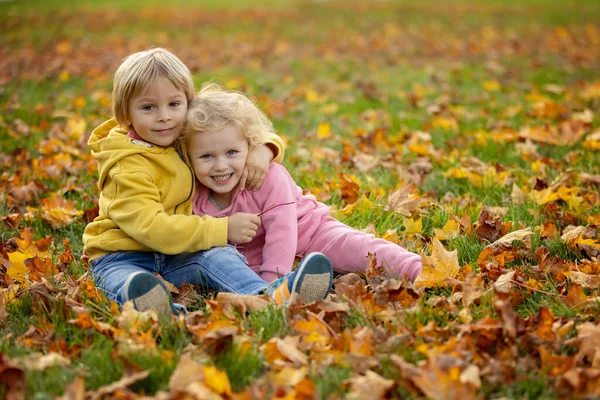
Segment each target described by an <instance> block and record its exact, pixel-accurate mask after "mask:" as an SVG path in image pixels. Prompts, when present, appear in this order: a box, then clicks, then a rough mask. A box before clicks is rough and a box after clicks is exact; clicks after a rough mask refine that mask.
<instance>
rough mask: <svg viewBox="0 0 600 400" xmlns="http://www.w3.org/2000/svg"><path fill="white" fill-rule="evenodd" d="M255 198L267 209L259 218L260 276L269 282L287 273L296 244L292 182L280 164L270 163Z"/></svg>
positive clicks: (294, 254)
mask: <svg viewBox="0 0 600 400" xmlns="http://www.w3.org/2000/svg"><path fill="white" fill-rule="evenodd" d="M255 197H256V198H257V200H258V202H259V204H262V207H263V211H265V210H269V211H266V212H265V213H264V214H263V215H261V217H260V218H261V225H262V226H263V228H264V230H265V245H264V247H263V251H262V255H263V262H262V265H261V267H260V276H261V278H263V279H264V280H265V281H267V282H271V281H273V280H275V279H277V278H278V277H279V276H281V275H284V274H286V273H288V272H290V271H291V270H292V266H293V265H294V258H295V257H296V249H297V246H298V216H297V212H296V183H295V182H294V181H293V180H292V179H291V177H290V176H289V174H287V172H286V170H285V168H284V167H283V166H281V165H280V164H276V163H273V164H271V167H270V169H269V173H268V174H267V177H266V179H265V182H264V184H263V186H262V188H261V190H260V191H258V192H256V193H255ZM271 207H272V208H271Z"/></svg>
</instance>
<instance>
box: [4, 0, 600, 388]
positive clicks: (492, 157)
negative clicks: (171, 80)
mask: <svg viewBox="0 0 600 400" xmlns="http://www.w3.org/2000/svg"><path fill="white" fill-rule="evenodd" d="M234 3H235V5H233V6H232V5H228V6H227V7H225V6H223V5H222V4H221V2H216V1H207V2H201V1H196V2H174V3H172V4H170V5H165V4H164V2H158V1H154V0H151V1H147V2H144V5H143V6H140V5H139V3H138V2H133V1H124V2H117V1H112V0H111V1H103V2H99V1H98V2H95V1H94V2H92V1H87V2H80V3H77V4H76V5H73V4H71V3H70V2H67V1H59V0H51V1H44V2H42V1H32V2H18V1H6V2H0V31H1V32H2V34H1V35H0V110H1V112H0V164H1V165H2V172H1V174H0V238H1V245H0V398H4V397H7V398H20V397H21V396H25V397H27V398H35V399H46V398H54V397H56V396H62V395H63V394H64V395H65V396H68V395H71V396H75V397H71V398H83V397H82V396H83V395H84V392H85V393H86V394H87V396H88V397H89V398H101V397H103V396H104V397H106V398H109V397H118V396H121V397H120V398H137V397H138V396H140V397H141V396H156V397H157V398H186V397H185V395H186V394H187V395H188V396H191V398H194V397H196V398H215V399H217V398H236V399H252V398H255V399H262V398H278V399H312V398H334V399H335V398H352V399H373V398H378V397H381V398H407V399H420V398H431V399H458V398H460V399H484V398H485V399H487V398H490V399H493V398H509V399H523V398H524V399H538V398H544V399H562V398H568V399H573V398H581V399H584V398H597V397H599V396H600V389H599V388H600V342H599V339H598V338H600V297H599V296H600V293H599V287H600V256H599V254H600V235H599V229H598V226H599V225H600V189H599V188H600V163H599V162H600V128H599V127H600V122H599V120H600V111H599V110H600V73H599V72H598V71H600V25H599V24H598V21H600V3H598V2H597V1H591V0H590V1H577V2H574V1H573V2H564V1H558V0H551V1H541V0H540V1H538V0H527V1H521V2H518V3H517V2H514V3H513V2H502V1H492V0H486V1H473V0H468V1H461V2H459V1H450V2H434V1H429V0H427V1H422V2H409V1H372V2H367V1H344V2H341V1H283V0H272V1H269V2H265V3H261V4H262V5H261V6H260V7H257V6H256V5H255V4H254V3H255V2H250V1H242V0H236V2H234ZM152 46H163V47H166V48H169V49H170V50H172V51H173V52H174V53H175V54H177V55H178V56H179V57H180V58H181V59H182V60H183V61H184V62H185V63H186V64H187V65H188V66H189V67H190V69H191V70H192V72H193V73H194V77H195V82H196V84H197V85H198V87H199V86H200V85H201V83H202V82H204V81H206V80H212V81H214V82H217V83H219V84H221V85H223V86H225V87H228V88H232V89H238V90H243V91H246V92H248V93H250V94H251V95H252V96H254V97H255V98H256V99H257V100H258V102H259V103H260V104H261V106H262V107H263V109H264V110H265V111H266V112H267V113H268V115H269V116H270V117H271V118H272V119H273V121H274V124H275V126H276V128H277V131H278V133H279V134H280V135H281V136H283V137H284V138H285V139H286V140H287V143H288V147H287V150H286V156H285V160H284V162H283V164H284V165H285V166H286V167H287V168H288V169H289V171H290V173H291V175H292V176H293V177H294V178H295V179H296V181H297V183H298V184H299V185H300V186H302V187H303V188H305V189H306V190H307V191H309V192H311V193H313V194H314V195H315V196H317V198H318V199H319V200H320V201H323V202H325V203H327V204H329V205H330V206H331V207H332V210H333V215H334V216H336V217H337V218H338V219H340V220H341V221H343V222H345V223H347V224H349V225H351V226H353V227H355V228H357V229H360V230H364V231H367V232H372V233H374V234H376V235H378V236H381V237H384V238H386V239H388V240H391V241H395V242H397V243H399V244H401V245H402V246H404V247H405V248H407V249H409V250H411V251H414V252H418V253H422V254H423V255H424V261H425V267H424V272H423V274H422V276H421V277H420V279H419V280H418V281H417V282H416V283H415V284H414V285H413V284H411V283H408V282H403V283H400V281H396V280H387V281H383V282H381V279H379V276H378V275H377V271H376V270H373V271H372V270H369V273H367V274H366V276H361V277H360V280H358V281H351V280H346V281H339V282H338V283H337V284H336V286H335V293H334V296H332V298H331V299H330V300H328V301H324V302H322V303H317V304H313V305H309V306H305V305H300V304H298V305H295V306H293V307H292V308H290V309H288V310H282V309H278V308H275V307H273V306H266V307H265V306H264V304H263V303H262V302H260V301H257V302H255V303H252V304H245V305H240V303H239V301H237V299H233V300H232V299H230V298H226V297H220V298H218V299H215V296H214V294H213V293H210V292H207V291H206V290H203V289H201V288H199V287H189V286H185V287H182V288H179V290H176V289H174V290H175V292H174V293H173V295H174V297H175V298H176V300H177V301H180V302H182V303H184V304H186V306H187V307H188V309H189V310H190V311H191V313H190V314H189V315H188V317H187V318H186V319H184V318H181V319H179V320H176V319H175V318H174V319H173V321H172V322H171V323H166V322H164V321H163V322H160V321H157V320H156V318H155V317H153V316H152V315H150V314H149V315H146V314H144V315H139V314H138V313H136V312H134V311H132V310H129V309H124V310H122V311H119V310H118V308H117V307H115V305H114V304H113V305H111V304H109V302H108V301H107V300H106V299H105V298H104V297H103V295H102V294H101V293H99V292H98V290H97V289H96V288H95V287H94V285H93V283H92V281H91V280H90V277H89V274H88V272H87V264H86V261H85V259H84V258H82V256H83V254H82V243H81V235H82V233H83V229H84V227H85V225H86V223H87V221H88V220H89V219H90V218H93V216H94V215H95V213H96V212H97V194H98V193H97V189H96V187H95V184H96V178H97V175H96V165H95V161H94V160H93V159H92V157H91V155H90V154H89V151H88V149H87V146H86V144H85V142H86V137H87V135H88V134H89V133H90V132H91V130H92V129H93V128H94V127H95V126H97V125H98V124H99V123H101V122H102V121H104V120H105V119H107V118H109V117H110V114H111V100H110V93H111V80H110V79H111V74H112V72H113V71H114V70H115V68H116V67H117V66H118V64H119V62H120V61H121V60H122V59H123V58H124V57H125V56H126V55H128V54H129V53H131V52H134V51H139V50H143V49H147V48H149V47H152ZM392 194H394V196H391V195H392ZM390 197H391V199H392V201H390ZM393 200H395V201H393ZM511 233H512V235H509V236H505V235H507V234H511ZM455 250H456V255H454V253H453V252H454V251H455ZM366 263H367V260H366V259H365V264H366ZM236 301H237V302H236ZM247 308H249V309H250V310H253V311H251V312H250V313H248V314H246V312H245V311H246V309H247ZM65 398H67V397H65Z"/></svg>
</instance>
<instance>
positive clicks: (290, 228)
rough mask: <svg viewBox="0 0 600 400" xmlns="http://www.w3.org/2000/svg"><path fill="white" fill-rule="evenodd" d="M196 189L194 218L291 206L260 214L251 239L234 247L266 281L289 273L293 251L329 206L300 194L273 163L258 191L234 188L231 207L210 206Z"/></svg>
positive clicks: (206, 194) (203, 191)
mask: <svg viewBox="0 0 600 400" xmlns="http://www.w3.org/2000/svg"><path fill="white" fill-rule="evenodd" d="M196 188H197V189H196V193H195V196H194V204H193V207H194V208H193V210H194V214H196V215H205V214H208V215H211V216H213V217H226V216H230V215H233V214H235V213H238V212H245V213H260V212H262V211H264V210H267V209H268V208H270V207H272V206H274V205H279V204H285V203H292V204H289V205H281V206H278V207H275V208H273V209H272V210H270V211H267V212H266V213H265V214H263V215H262V216H261V217H260V219H261V226H260V227H259V228H258V231H257V232H256V236H255V237H254V239H252V241H251V242H250V243H246V244H243V245H238V249H239V250H240V251H241V252H242V254H244V256H245V257H246V259H247V260H248V265H249V266H250V268H252V269H253V270H254V271H255V272H256V273H257V274H259V275H260V277H261V278H262V279H264V280H265V281H267V282H271V281H273V280H274V279H276V278H278V277H279V276H280V275H283V274H286V273H288V272H290V271H291V270H292V266H293V264H294V258H295V256H296V250H297V249H298V248H300V249H303V248H306V247H307V246H308V243H309V241H310V239H311V237H312V236H313V234H314V233H315V231H316V230H317V228H318V227H319V223H320V222H321V219H322V218H323V217H325V216H328V215H329V207H328V206H326V205H325V204H323V203H320V202H318V201H317V200H316V198H315V196H313V195H304V194H302V189H301V188H300V187H299V186H298V185H296V182H294V180H293V179H292V177H291V176H290V174H289V173H288V171H287V170H286V169H285V168H284V167H283V166H282V165H280V164H277V163H271V165H270V166H269V172H268V173H267V176H266V177H265V181H264V183H263V185H262V187H261V188H260V190H258V191H252V190H244V191H242V192H240V191H238V190H237V189H236V190H235V191H234V193H233V196H232V199H231V204H230V205H229V207H227V208H226V209H224V210H219V209H218V208H217V207H216V206H215V205H214V204H213V203H212V201H211V200H210V191H209V190H208V189H207V188H206V187H204V186H203V185H202V184H200V183H199V182H198V181H196Z"/></svg>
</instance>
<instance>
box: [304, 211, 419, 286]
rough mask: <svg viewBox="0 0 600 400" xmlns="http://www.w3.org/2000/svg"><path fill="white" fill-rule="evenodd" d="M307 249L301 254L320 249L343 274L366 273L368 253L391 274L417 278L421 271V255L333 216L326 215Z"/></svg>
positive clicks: (334, 267)
mask: <svg viewBox="0 0 600 400" xmlns="http://www.w3.org/2000/svg"><path fill="white" fill-rule="evenodd" d="M303 247H305V248H300V247H299V248H298V250H297V252H298V254H302V255H305V254H308V253H311V252H313V251H319V252H321V253H323V254H325V255H326V256H327V257H329V259H330V260H331V263H332V264H333V270H334V271H336V272H340V273H348V272H355V271H362V272H365V270H366V268H367V254H368V253H374V254H376V255H377V264H378V265H381V264H383V266H384V267H385V269H386V271H388V273H389V274H390V275H391V276H396V277H399V278H401V277H404V276H405V275H406V276H407V277H408V278H409V279H410V280H411V281H414V280H415V279H416V277H417V276H418V275H419V273H420V272H421V256H420V255H418V254H415V253H411V252H410V251H407V250H405V249H404V248H402V247H400V246H398V245H397V244H395V243H392V242H389V241H387V240H384V239H378V238H375V236H373V235H371V234H368V233H364V232H360V231H357V230H356V229H354V228H351V227H349V226H348V225H345V224H343V223H341V222H340V221H338V220H336V219H335V218H332V217H324V218H323V219H322V220H321V224H320V225H319V227H318V228H317V230H316V231H315V233H314V234H313V236H312V238H311V239H310V241H309V243H308V244H307V245H306V246H303Z"/></svg>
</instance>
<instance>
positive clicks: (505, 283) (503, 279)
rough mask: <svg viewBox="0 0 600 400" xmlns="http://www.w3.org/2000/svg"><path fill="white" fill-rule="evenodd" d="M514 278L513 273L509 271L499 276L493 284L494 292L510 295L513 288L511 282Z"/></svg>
mask: <svg viewBox="0 0 600 400" xmlns="http://www.w3.org/2000/svg"><path fill="white" fill-rule="evenodd" d="M514 276H515V271H509V272H507V273H505V274H502V275H500V277H499V278H498V279H497V280H496V282H494V290H495V291H497V292H501V293H506V294H508V293H510V291H511V289H512V286H513V283H512V280H513V278H514Z"/></svg>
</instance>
